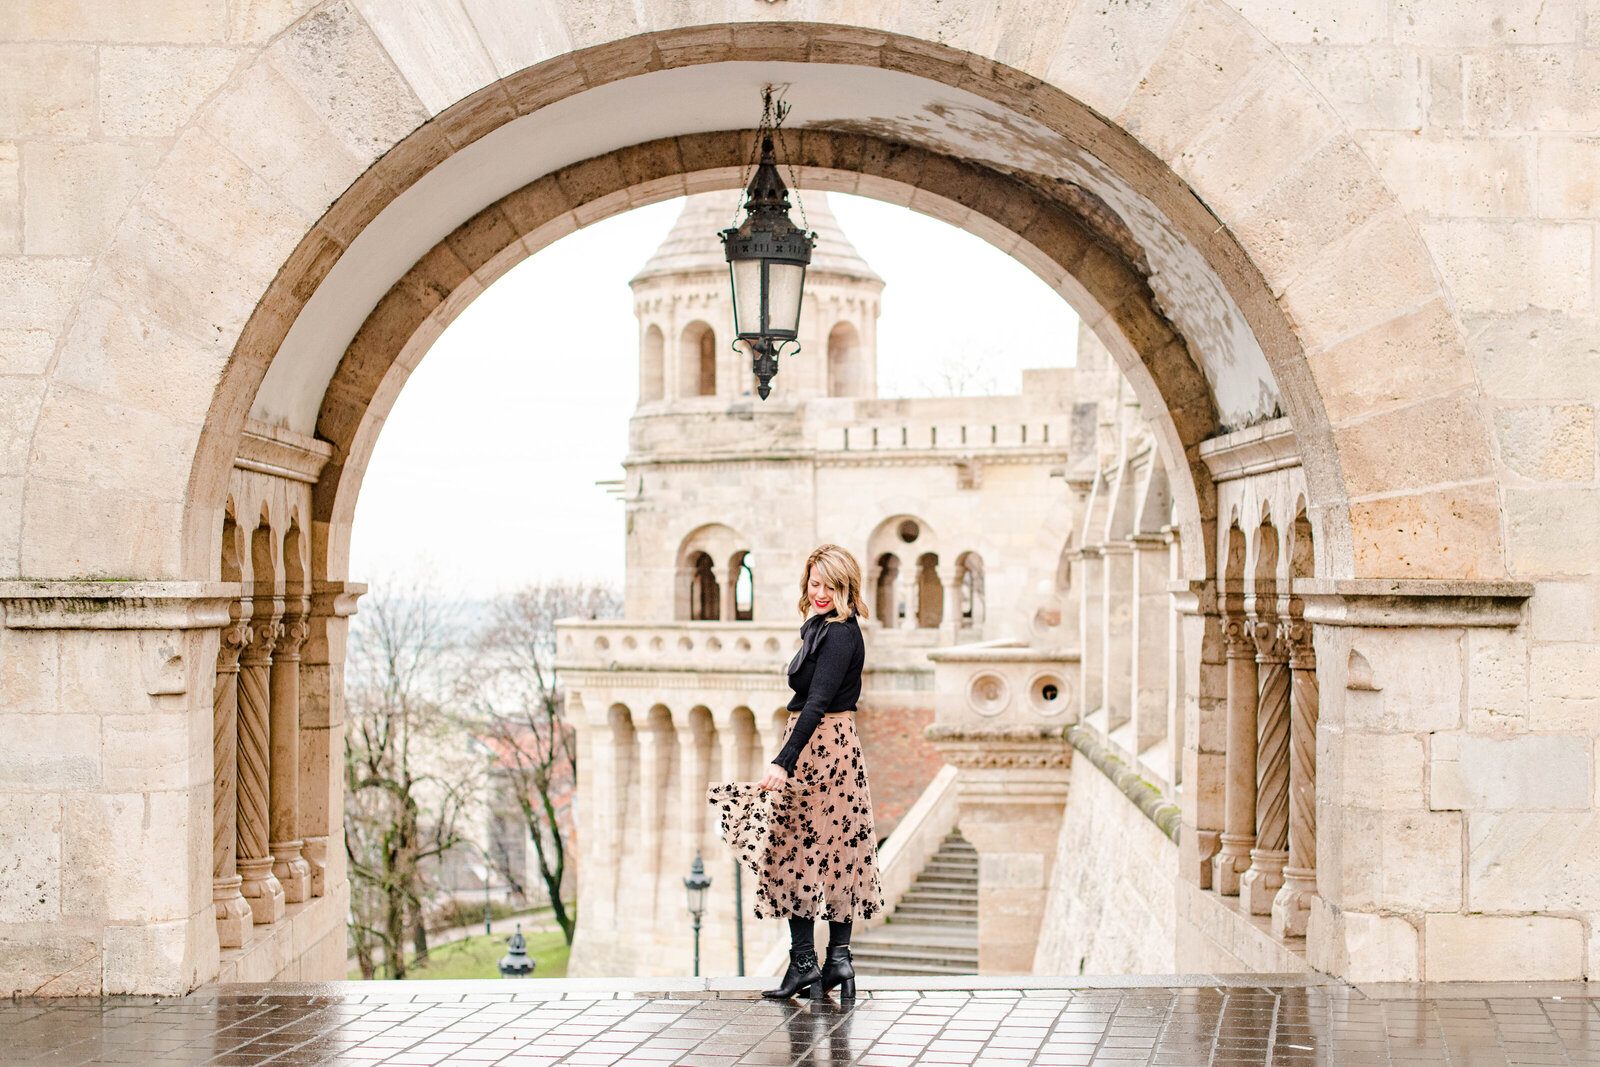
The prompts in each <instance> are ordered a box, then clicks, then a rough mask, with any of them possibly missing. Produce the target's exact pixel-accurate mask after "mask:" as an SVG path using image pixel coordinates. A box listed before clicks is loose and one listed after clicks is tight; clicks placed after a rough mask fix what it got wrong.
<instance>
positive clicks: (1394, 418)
mask: <svg viewBox="0 0 1600 1067" xmlns="http://www.w3.org/2000/svg"><path fill="white" fill-rule="evenodd" d="M1333 439H1334V444H1335V445H1336V446H1337V448H1338V449H1339V461H1340V465H1341V466H1342V467H1343V469H1344V476H1345V484H1346V485H1347V486H1348V487H1349V492H1350V494H1351V495H1352V496H1362V495H1366V494H1368V493H1379V492H1384V491H1393V490H1396V489H1415V488H1421V487H1423V486H1428V485H1441V484H1449V483H1452V482H1467V481H1472V480H1475V479H1478V478H1482V477H1484V476H1486V475H1487V474H1488V473H1489V471H1490V455H1489V434H1488V427H1486V426H1485V425H1484V420H1483V416H1482V415H1481V414H1480V413H1479V411H1478V406H1477V401H1476V400H1475V399H1474V398H1471V397H1445V398H1441V399H1436V400H1424V401H1422V402H1421V403H1419V404H1411V405H1408V406H1406V407H1402V408H1396V409H1394V410H1392V411H1386V412H1382V413H1380V414H1377V415H1373V416H1371V417H1370V418H1366V419H1362V420H1361V421H1359V422H1356V423H1349V424H1345V425H1343V426H1336V427H1335V428H1334V432H1333Z"/></svg>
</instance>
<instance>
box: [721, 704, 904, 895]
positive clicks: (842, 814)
mask: <svg viewBox="0 0 1600 1067" xmlns="http://www.w3.org/2000/svg"><path fill="white" fill-rule="evenodd" d="M798 717H799V716H794V715H791V716H790V717H789V730H793V729H794V724H795V721H796V719H798ZM784 738H785V740H787V739H788V733H787V732H785V734H784ZM706 799H707V800H708V801H709V802H710V803H711V806H712V807H714V808H715V809H716V811H717V814H718V816H719V817H720V818H721V820H722V835H723V839H724V840H726V841H727V842H728V844H729V845H730V846H731V847H732V848H733V850H734V854H735V855H736V856H738V858H739V860H740V862H742V863H744V864H745V865H746V866H747V867H749V868H750V869H751V870H752V871H754V872H755V875H756V904H755V913H756V918H758V919H787V918H790V917H795V918H801V919H817V920H822V919H829V920H833V921H835V922H843V921H845V920H849V919H870V918H872V917H873V916H874V915H876V914H878V913H879V912H880V911H882V910H883V888H882V886H881V885H880V884H879V882H878V855H877V839H876V836H875V834H874V832H873V826H872V794H871V793H870V792H869V791H868V789H867V765H866V761H865V760H863V759H862V758H861V742H860V740H859V739H858V738H857V737H856V724H855V717H854V716H853V715H850V714H841V713H838V712H834V713H832V714H828V715H824V716H823V717H822V722H821V724H820V725H818V727H817V731H816V733H814V734H812V735H811V743H810V744H808V745H807V746H806V750H805V751H804V752H802V753H800V759H799V760H798V761H797V762H796V764H795V769H794V774H792V775H790V776H789V781H788V783H787V784H786V785H785V786H784V787H783V788H782V789H773V790H761V789H758V788H756V786H755V785H754V784H753V783H748V782H728V783H724V784H722V785H713V786H711V787H710V788H709V789H708V790H707V791H706Z"/></svg>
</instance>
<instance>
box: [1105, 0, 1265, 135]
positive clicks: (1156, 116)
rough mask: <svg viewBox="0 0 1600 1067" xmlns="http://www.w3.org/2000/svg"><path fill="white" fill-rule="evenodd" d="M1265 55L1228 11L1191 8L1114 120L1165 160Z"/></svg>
mask: <svg viewBox="0 0 1600 1067" xmlns="http://www.w3.org/2000/svg"><path fill="white" fill-rule="evenodd" d="M1268 55H1269V53H1268V52H1267V49H1266V46H1265V44H1264V42H1262V41H1260V39H1259V38H1257V37H1256V36H1255V35H1253V34H1252V33H1251V32H1250V29H1249V27H1248V26H1245V25H1244V24H1243V23H1241V22H1240V21H1239V19H1238V18H1236V17H1235V16H1234V15H1233V13H1232V12H1229V11H1227V10H1226V9H1224V8H1220V7H1212V6H1210V5H1205V4H1201V5H1197V6H1195V7H1192V8H1190V9H1189V11H1188V13H1187V14H1186V15H1185V16H1184V18H1183V21H1182V22H1180V23H1179V24H1178V26H1177V27H1176V29H1175V30H1174V32H1173V35H1172V38H1171V40H1170V41H1169V42H1168V45H1167V48H1166V49H1165V50H1164V51H1163V52H1162V53H1161V54H1160V55H1159V56H1157V57H1156V58H1155V60H1154V61H1153V62H1152V63H1151V64H1150V68H1149V69H1148V70H1147V71H1145V75H1144V77H1143V78H1141V79H1139V85H1138V88H1137V89H1136V90H1135V91H1134V94H1133V95H1132V96H1131V97H1129V99H1128V103H1127V105H1126V106H1125V107H1124V108H1123V110H1122V112H1121V113H1120V114H1119V115H1118V116H1117V121H1118V122H1119V123H1121V124H1122V126H1123V127H1124V128H1125V129H1127V130H1128V132H1129V133H1131V134H1133V135H1134V136H1135V137H1137V138H1138V139H1139V140H1140V141H1141V142H1142V143H1143V144H1144V145H1145V147H1147V148H1149V149H1150V151H1152V152H1154V153H1155V154H1156V155H1157V156H1159V157H1161V158H1162V159H1171V158H1173V157H1174V156H1175V155H1177V153H1178V149H1179V148H1181V147H1182V146H1183V145H1184V144H1187V143H1188V142H1189V141H1190V140H1191V139H1192V138H1193V137H1194V135H1195V130H1196V129H1197V128H1198V127H1199V126H1200V125H1201V121H1202V119H1203V118H1204V117H1205V116H1206V115H1207V114H1208V113H1209V112H1211V111H1212V110H1214V109H1215V108H1217V107H1219V106H1220V105H1222V104H1223V103H1224V102H1225V101H1226V100H1227V99H1228V97H1229V96H1230V95H1231V94H1232V93H1233V92H1234V91H1235V89H1236V87H1237V86H1238V85H1239V84H1240V81H1241V79H1243V78H1244V77H1245V76H1246V75H1247V74H1248V73H1249V72H1250V71H1252V70H1255V69H1258V68H1259V67H1261V66H1262V65H1263V64H1265V63H1267V62H1269V59H1268Z"/></svg>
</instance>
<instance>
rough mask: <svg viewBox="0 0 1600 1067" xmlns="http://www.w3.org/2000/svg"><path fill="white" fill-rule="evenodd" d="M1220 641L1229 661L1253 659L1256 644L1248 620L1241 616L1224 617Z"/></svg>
mask: <svg viewBox="0 0 1600 1067" xmlns="http://www.w3.org/2000/svg"><path fill="white" fill-rule="evenodd" d="M1222 640H1223V643H1224V645H1225V646H1226V649H1227V656H1228V658H1229V659H1255V657H1256V643H1255V637H1254V633H1253V631H1252V629H1251V623H1250V620H1249V619H1247V618H1245V617H1244V616H1243V615H1233V614H1229V615H1224V616H1223V618H1222Z"/></svg>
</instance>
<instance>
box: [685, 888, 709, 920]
mask: <svg viewBox="0 0 1600 1067" xmlns="http://www.w3.org/2000/svg"><path fill="white" fill-rule="evenodd" d="M684 889H685V891H686V892H687V893H688V894H689V914H690V915H703V914H705V910H706V891H705V889H704V888H702V887H699V886H693V885H688V884H685V886H684Z"/></svg>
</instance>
